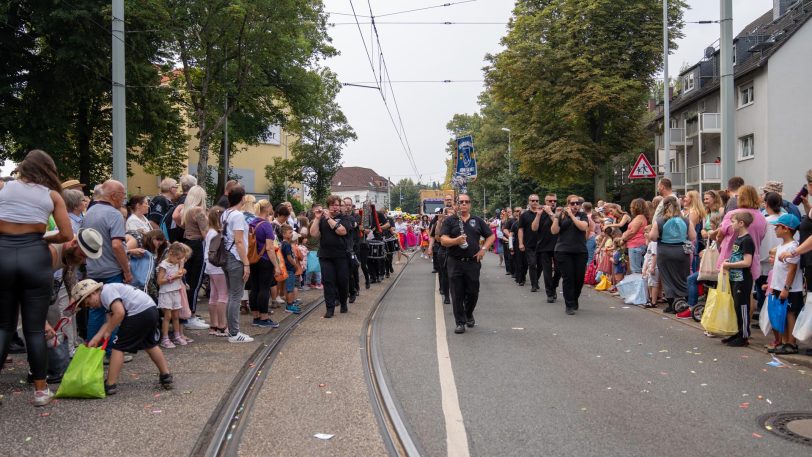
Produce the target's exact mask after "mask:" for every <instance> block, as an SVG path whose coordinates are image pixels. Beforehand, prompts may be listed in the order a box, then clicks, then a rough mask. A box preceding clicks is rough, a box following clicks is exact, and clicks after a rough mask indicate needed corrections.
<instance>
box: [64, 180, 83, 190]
mask: <svg viewBox="0 0 812 457" xmlns="http://www.w3.org/2000/svg"><path fill="white" fill-rule="evenodd" d="M74 186H79V187H85V185H84V184H82V183H80V182H79V180H78V179H69V180H67V181H65V182H63V183H62V190H65V189H70V188H71V187H74Z"/></svg>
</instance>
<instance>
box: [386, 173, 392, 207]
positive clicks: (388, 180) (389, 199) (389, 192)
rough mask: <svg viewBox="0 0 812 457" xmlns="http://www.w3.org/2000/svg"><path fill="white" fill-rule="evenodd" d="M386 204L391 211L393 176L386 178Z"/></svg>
mask: <svg viewBox="0 0 812 457" xmlns="http://www.w3.org/2000/svg"><path fill="white" fill-rule="evenodd" d="M386 206H387V207H388V208H387V209H388V210H389V211H392V208H391V206H392V178H391V177H388V178H386Z"/></svg>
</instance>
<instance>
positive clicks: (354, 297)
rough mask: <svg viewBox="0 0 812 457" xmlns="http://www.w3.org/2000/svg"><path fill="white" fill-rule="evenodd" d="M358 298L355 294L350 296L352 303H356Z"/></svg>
mask: <svg viewBox="0 0 812 457" xmlns="http://www.w3.org/2000/svg"><path fill="white" fill-rule="evenodd" d="M357 297H358V295H355V294H352V295H350V303H355V299H356V298H357ZM342 309H344V308H342Z"/></svg>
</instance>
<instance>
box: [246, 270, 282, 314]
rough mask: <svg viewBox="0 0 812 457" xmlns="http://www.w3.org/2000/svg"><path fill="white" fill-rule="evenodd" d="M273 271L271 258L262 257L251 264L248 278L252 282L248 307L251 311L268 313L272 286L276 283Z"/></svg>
mask: <svg viewBox="0 0 812 457" xmlns="http://www.w3.org/2000/svg"><path fill="white" fill-rule="evenodd" d="M273 273H274V268H273V263H271V261H270V260H267V259H264V258H260V259H259V262H257V263H254V264H251V276H250V277H249V278H248V283H249V284H251V290H250V291H249V292H248V307H249V308H251V311H258V312H259V313H261V314H268V301H269V300H270V298H271V287H272V286H273V285H274V279H273ZM290 274H293V272H291V273H290Z"/></svg>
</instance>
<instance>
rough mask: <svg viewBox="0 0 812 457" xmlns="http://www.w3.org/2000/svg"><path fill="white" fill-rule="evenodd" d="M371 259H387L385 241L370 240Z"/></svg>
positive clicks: (369, 256)
mask: <svg viewBox="0 0 812 457" xmlns="http://www.w3.org/2000/svg"><path fill="white" fill-rule="evenodd" d="M367 257H368V258H370V259H384V258H386V249H385V244H384V242H383V241H378V240H370V241H369V255H368V256H367Z"/></svg>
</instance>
